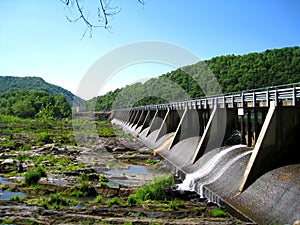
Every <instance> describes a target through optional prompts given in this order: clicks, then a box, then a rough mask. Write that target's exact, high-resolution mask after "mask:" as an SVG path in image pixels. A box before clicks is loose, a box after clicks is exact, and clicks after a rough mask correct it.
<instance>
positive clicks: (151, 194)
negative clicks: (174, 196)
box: [127, 174, 174, 205]
mask: <svg viewBox="0 0 300 225" xmlns="http://www.w3.org/2000/svg"><path fill="white" fill-rule="evenodd" d="M173 184H174V180H173V176H172V175H171V174H164V175H162V176H159V177H155V178H154V179H153V180H152V181H151V182H149V183H148V184H146V185H144V186H142V187H139V188H138V189H137V190H136V193H135V194H132V195H130V196H129V197H128V199H127V203H128V204H129V205H136V204H141V203H142V202H144V201H147V200H171V196H169V195H167V194H166V192H165V188H166V187H167V186H170V185H173Z"/></svg>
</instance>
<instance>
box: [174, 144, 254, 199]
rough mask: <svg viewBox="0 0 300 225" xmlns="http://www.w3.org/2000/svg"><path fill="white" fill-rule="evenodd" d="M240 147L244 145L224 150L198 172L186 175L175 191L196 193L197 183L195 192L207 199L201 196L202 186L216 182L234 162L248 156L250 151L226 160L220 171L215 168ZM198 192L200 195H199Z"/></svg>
mask: <svg viewBox="0 0 300 225" xmlns="http://www.w3.org/2000/svg"><path fill="white" fill-rule="evenodd" d="M241 147H246V146H245V145H234V146H231V147H229V148H226V149H224V150H222V151H220V152H219V153H217V154H216V155H215V156H213V157H212V158H211V159H210V160H209V161H208V162H207V163H205V164H204V166H203V167H201V168H200V169H199V170H198V171H196V172H194V173H191V174H187V175H186V178H185V180H184V181H183V182H182V183H181V184H178V185H177V187H176V188H177V190H180V191H196V183H197V186H198V187H197V191H198V194H199V195H200V197H201V198H203V197H207V196H204V194H203V186H204V185H207V184H210V183H212V182H214V181H216V180H217V179H218V178H220V177H221V176H222V174H223V173H224V172H225V171H226V170H227V169H228V168H229V167H230V166H232V165H233V164H234V163H235V162H236V161H238V160H239V159H241V158H242V157H244V156H246V155H248V154H250V153H251V152H252V150H250V151H246V152H241V153H240V154H238V155H237V156H235V157H233V158H232V159H230V160H228V161H227V162H226V164H225V165H224V166H223V167H222V168H221V169H220V168H216V167H217V165H218V164H219V163H220V162H222V161H223V160H224V158H226V157H227V155H228V154H230V153H231V152H232V151H234V150H237V149H239V148H241ZM199 192H200V193H199Z"/></svg>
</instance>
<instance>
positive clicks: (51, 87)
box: [0, 76, 84, 106]
mask: <svg viewBox="0 0 300 225" xmlns="http://www.w3.org/2000/svg"><path fill="white" fill-rule="evenodd" d="M18 90H41V91H45V92H47V93H48V94H50V95H53V96H58V95H64V96H65V98H66V100H67V101H68V103H69V104H70V105H71V106H78V105H80V104H82V103H83V102H84V100H83V99H81V98H80V97H78V96H76V95H74V94H73V93H72V92H70V91H69V90H67V89H64V88H62V87H60V86H58V85H55V84H51V83H48V82H46V81H45V80H44V79H43V78H41V77H36V76H24V77H19V76H0V93H5V92H8V91H18Z"/></svg>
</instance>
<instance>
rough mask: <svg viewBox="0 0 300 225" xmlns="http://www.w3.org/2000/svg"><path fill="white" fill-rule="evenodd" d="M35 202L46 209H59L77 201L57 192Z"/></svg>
mask: <svg viewBox="0 0 300 225" xmlns="http://www.w3.org/2000/svg"><path fill="white" fill-rule="evenodd" d="M37 203H38V205H40V206H43V207H45V208H46V209H61V208H65V207H66V206H69V205H76V204H77V201H76V200H75V199H69V198H66V197H64V196H63V195H62V194H61V193H59V192H58V193H52V194H50V196H49V198H46V199H43V200H38V202H37Z"/></svg>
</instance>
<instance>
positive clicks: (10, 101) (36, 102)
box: [0, 90, 72, 119]
mask: <svg viewBox="0 0 300 225" xmlns="http://www.w3.org/2000/svg"><path fill="white" fill-rule="evenodd" d="M0 114H5V115H13V116H17V117H20V118H38V117H47V118H58V119H62V118H67V117H71V115H72V110H71V107H70V105H69V103H68V102H67V100H66V98H65V96H63V95H58V96H52V95H50V94H48V93H47V92H45V91H36V90H21V91H8V92H5V93H1V94H0Z"/></svg>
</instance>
